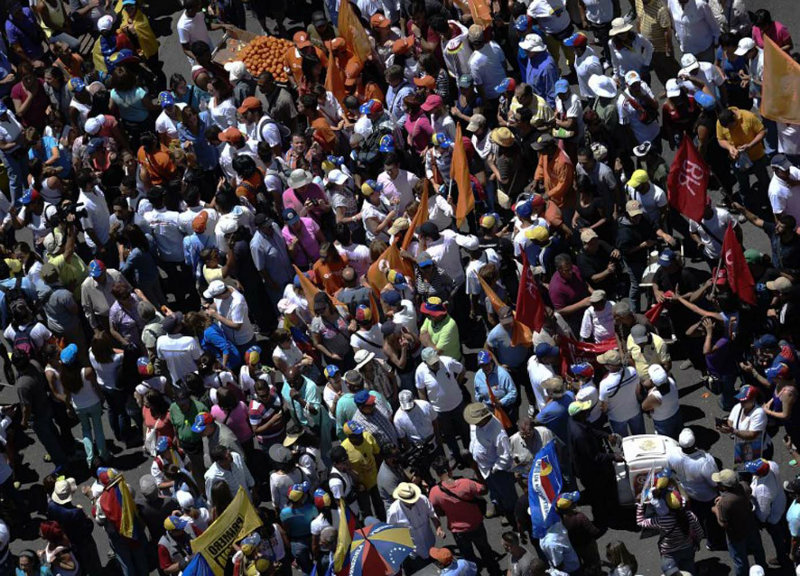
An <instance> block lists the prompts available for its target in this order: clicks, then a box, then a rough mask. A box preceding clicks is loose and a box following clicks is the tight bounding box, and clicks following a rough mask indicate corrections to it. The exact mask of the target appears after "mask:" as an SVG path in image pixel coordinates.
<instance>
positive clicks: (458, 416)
mask: <svg viewBox="0 0 800 576" xmlns="http://www.w3.org/2000/svg"><path fill="white" fill-rule="evenodd" d="M463 412H464V405H463V402H462V403H461V404H459V405H458V407H457V408H456V409H455V410H450V411H449V412H439V413H438V414H437V418H436V420H437V422H439V434H440V435H441V437H443V438H444V442H445V444H447V447H448V448H449V449H450V452H451V454H452V456H453V459H454V460H455V461H456V462H461V449H460V448H459V447H458V439H457V438H456V435H460V436H461V442H463V443H464V445H465V446H466V445H468V444H469V429H468V428H467V423H466V422H464V415H463Z"/></svg>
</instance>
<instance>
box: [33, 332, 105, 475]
mask: <svg viewBox="0 0 800 576" xmlns="http://www.w3.org/2000/svg"><path fill="white" fill-rule="evenodd" d="M57 367H58V370H59V372H58V374H57V376H58V378H59V380H60V386H61V387H62V389H63V390H64V395H65V397H66V400H67V402H68V403H69V405H70V406H71V407H72V409H73V410H74V411H75V414H76V415H77V416H78V420H80V423H81V434H82V435H83V449H84V451H85V452H86V463H87V464H88V465H89V469H92V465H93V460H94V457H95V452H94V444H97V456H98V457H99V458H100V460H106V459H107V458H108V451H107V450H106V437H105V434H104V433H103V421H102V418H101V417H102V415H103V403H102V400H101V396H100V390H99V388H98V386H97V377H96V376H95V372H94V369H93V368H91V367H90V366H87V367H86V368H81V361H80V357H79V355H78V347H77V346H76V345H75V344H70V345H69V346H67V347H66V348H64V349H63V350H62V351H61V356H60V362H58V366H57ZM48 380H50V376H48Z"/></svg>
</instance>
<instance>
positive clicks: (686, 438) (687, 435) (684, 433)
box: [678, 428, 694, 448]
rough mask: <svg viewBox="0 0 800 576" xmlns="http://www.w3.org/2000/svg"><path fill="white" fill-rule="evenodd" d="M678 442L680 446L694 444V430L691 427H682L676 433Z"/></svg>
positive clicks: (684, 446) (685, 446)
mask: <svg viewBox="0 0 800 576" xmlns="http://www.w3.org/2000/svg"><path fill="white" fill-rule="evenodd" d="M678 444H680V446H681V448H691V447H693V446H694V432H692V429H691V428H684V429H683V430H681V433H680V434H679V435H678Z"/></svg>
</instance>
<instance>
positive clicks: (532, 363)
mask: <svg viewBox="0 0 800 576" xmlns="http://www.w3.org/2000/svg"><path fill="white" fill-rule="evenodd" d="M554 375H555V373H554V372H553V369H552V368H551V367H550V366H549V365H548V364H544V363H542V362H539V359H538V358H537V357H536V356H531V357H530V358H529V359H528V378H529V379H530V381H531V389H532V390H533V396H534V397H535V398H536V409H537V410H539V411H541V410H543V409H544V406H545V404H547V394H545V391H544V388H542V382H544V381H545V380H547V379H548V378H552V377H553V376H554Z"/></svg>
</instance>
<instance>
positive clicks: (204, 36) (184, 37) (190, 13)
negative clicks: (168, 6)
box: [177, 0, 214, 64]
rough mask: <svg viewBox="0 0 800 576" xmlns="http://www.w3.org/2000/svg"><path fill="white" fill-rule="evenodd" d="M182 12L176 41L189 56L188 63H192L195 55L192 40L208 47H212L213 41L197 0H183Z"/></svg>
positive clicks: (211, 48) (210, 48)
mask: <svg viewBox="0 0 800 576" xmlns="http://www.w3.org/2000/svg"><path fill="white" fill-rule="evenodd" d="M183 8H184V10H183V14H181V16H180V18H178V24H177V29H178V41H179V42H180V43H181V48H183V51H184V53H185V54H186V56H187V58H189V63H190V64H194V60H195V56H194V54H193V53H192V50H191V46H192V42H204V43H206V44H208V49H209V50H213V49H214V43H213V42H212V41H211V36H210V35H209V33H208V28H207V27H206V19H205V14H204V13H203V12H202V11H201V10H200V3H199V2H198V0H183Z"/></svg>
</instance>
